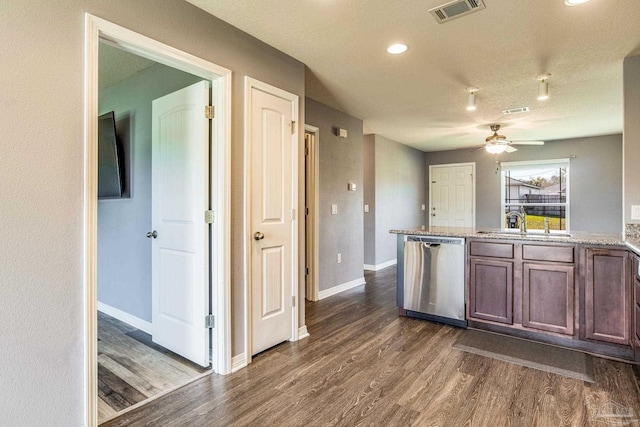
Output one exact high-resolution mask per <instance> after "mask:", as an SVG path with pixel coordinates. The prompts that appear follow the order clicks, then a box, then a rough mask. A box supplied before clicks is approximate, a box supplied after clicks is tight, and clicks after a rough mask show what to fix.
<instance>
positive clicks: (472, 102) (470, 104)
mask: <svg viewBox="0 0 640 427" xmlns="http://www.w3.org/2000/svg"><path fill="white" fill-rule="evenodd" d="M465 90H466V91H467V92H469V99H468V100H467V111H475V110H476V92H477V91H479V90H480V88H479V87H474V86H471V87H468V88H467V89H465Z"/></svg>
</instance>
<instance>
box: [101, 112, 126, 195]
mask: <svg viewBox="0 0 640 427" xmlns="http://www.w3.org/2000/svg"><path fill="white" fill-rule="evenodd" d="M119 154H120V150H119V147H118V138H117V137H116V121H115V116H114V114H113V111H110V112H108V113H106V114H103V115H101V116H99V117H98V198H99V199H107V198H117V197H122V167H121V166H122V164H121V159H120V155H119Z"/></svg>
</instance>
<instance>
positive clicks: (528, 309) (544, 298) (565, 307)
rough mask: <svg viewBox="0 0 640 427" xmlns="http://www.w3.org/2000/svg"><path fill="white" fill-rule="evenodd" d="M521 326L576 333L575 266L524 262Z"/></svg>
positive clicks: (569, 333) (570, 333) (562, 332)
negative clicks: (574, 331)
mask: <svg viewBox="0 0 640 427" xmlns="http://www.w3.org/2000/svg"><path fill="white" fill-rule="evenodd" d="M523 275H524V277H523V283H522V285H523V289H522V326H524V327H526V328H534V329H539V330H543V331H550V332H558V333H561V334H567V335H573V330H574V327H573V325H574V298H573V297H574V267H573V266H572V265H554V264H535V263H525V264H524V268H523Z"/></svg>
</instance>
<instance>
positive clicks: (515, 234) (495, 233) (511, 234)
mask: <svg viewBox="0 0 640 427" xmlns="http://www.w3.org/2000/svg"><path fill="white" fill-rule="evenodd" d="M476 234H490V235H492V236H500V237H546V238H551V239H555V238H559V239H566V238H568V237H571V234H544V233H531V232H529V233H522V232H520V231H483V230H481V231H476Z"/></svg>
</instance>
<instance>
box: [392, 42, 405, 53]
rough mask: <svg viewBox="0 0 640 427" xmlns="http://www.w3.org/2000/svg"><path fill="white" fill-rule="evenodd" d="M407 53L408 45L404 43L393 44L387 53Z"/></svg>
mask: <svg viewBox="0 0 640 427" xmlns="http://www.w3.org/2000/svg"><path fill="white" fill-rule="evenodd" d="M406 51H407V45H406V44H402V43H396V44H392V45H391V46H389V47H388V48H387V52H389V53H391V54H393V55H397V54H399V53H404V52H406Z"/></svg>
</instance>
